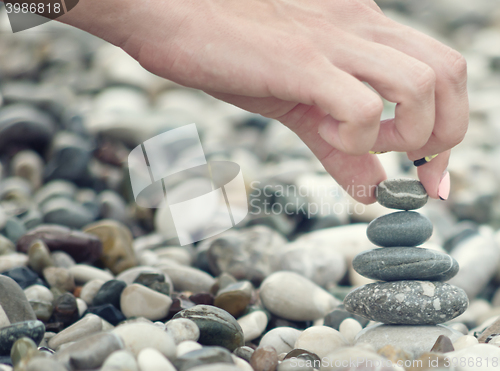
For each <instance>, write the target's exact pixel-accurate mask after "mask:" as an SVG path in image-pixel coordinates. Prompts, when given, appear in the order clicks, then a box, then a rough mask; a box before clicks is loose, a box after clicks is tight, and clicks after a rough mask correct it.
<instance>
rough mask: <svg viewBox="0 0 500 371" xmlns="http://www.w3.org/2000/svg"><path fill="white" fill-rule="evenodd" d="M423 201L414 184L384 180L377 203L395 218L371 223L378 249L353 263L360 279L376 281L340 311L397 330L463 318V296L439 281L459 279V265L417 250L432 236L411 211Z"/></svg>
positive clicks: (370, 235)
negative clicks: (395, 327)
mask: <svg viewBox="0 0 500 371" xmlns="http://www.w3.org/2000/svg"><path fill="white" fill-rule="evenodd" d="M427 199H428V195H427V193H426V191H425V188H424V187H423V186H422V184H421V183H420V182H419V181H417V180H413V179H394V180H386V181H383V182H382V183H380V184H379V185H378V188H377V201H378V202H379V203H380V204H381V205H383V206H385V207H388V208H392V209H399V210H403V211H398V212H394V213H391V214H388V215H384V216H381V217H379V218H376V219H374V220H373V221H372V222H371V223H370V224H369V225H368V228H367V231H366V233H367V235H368V238H369V240H370V241H371V242H372V243H374V244H375V245H377V246H381V248H376V249H373V250H369V251H364V252H362V253H361V254H358V255H357V256H356V257H355V258H354V260H353V268H354V269H355V270H356V272H358V273H359V274H361V275H363V276H365V277H368V278H371V279H375V280H378V281H385V282H375V283H370V284H368V285H364V286H361V287H358V288H357V289H355V290H353V291H351V292H350V293H349V294H348V295H347V296H346V298H345V300H344V305H345V308H346V309H347V310H348V311H349V312H351V313H354V314H358V315H361V316H363V317H365V318H368V319H370V320H373V321H377V322H382V323H385V324H398V325H436V324H439V323H443V322H446V321H449V320H451V319H453V318H455V317H457V316H459V315H460V314H462V313H463V312H464V311H465V310H466V309H467V307H468V304H469V303H468V299H467V295H466V293H465V292H464V291H463V290H462V289H460V288H458V287H455V286H452V285H450V284H448V283H445V282H444V281H447V280H449V279H451V278H452V277H453V276H455V275H456V274H457V273H458V269H459V267H458V263H457V261H456V260H455V259H453V258H452V257H451V256H449V255H447V254H444V253H442V252H439V251H435V250H430V249H425V248H422V247H417V246H418V245H420V244H422V243H424V242H425V241H427V240H428V239H429V237H430V236H431V234H432V223H431V221H430V220H429V219H428V218H427V217H425V216H423V215H421V214H419V213H417V212H414V211H409V210H415V209H419V208H421V207H422V206H424V205H425V204H426V202H427Z"/></svg>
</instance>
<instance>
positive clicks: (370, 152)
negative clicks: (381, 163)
mask: <svg viewBox="0 0 500 371" xmlns="http://www.w3.org/2000/svg"><path fill="white" fill-rule="evenodd" d="M387 152H389V151H382V152H375V151H368V153H369V154H371V155H381V154H382V153H387Z"/></svg>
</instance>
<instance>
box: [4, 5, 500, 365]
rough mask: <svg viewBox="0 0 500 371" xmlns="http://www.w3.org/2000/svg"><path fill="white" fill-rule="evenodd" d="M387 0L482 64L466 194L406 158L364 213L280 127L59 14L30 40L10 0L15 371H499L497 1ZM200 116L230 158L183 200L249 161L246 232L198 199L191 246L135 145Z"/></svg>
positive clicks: (240, 208)
mask: <svg viewBox="0 0 500 371" xmlns="http://www.w3.org/2000/svg"><path fill="white" fill-rule="evenodd" d="M377 4H379V6H380V7H381V8H382V10H383V11H384V12H385V13H386V14H387V15H388V16H389V17H390V18H392V19H394V20H396V21H398V22H401V23H403V24H407V25H409V26H411V27H414V28H416V29H418V30H420V31H422V32H424V33H426V34H428V35H430V36H432V37H435V38H437V39H438V40H440V41H442V42H444V43H445V44H447V45H450V46H452V47H454V48H456V49H457V50H458V51H460V52H461V53H462V54H463V55H464V56H465V58H466V59H467V62H468V76H469V78H468V88H469V100H470V127H469V131H468V133H467V135H466V137H465V139H464V141H463V142H462V143H460V144H459V145H458V146H457V147H456V148H454V149H453V151H452V156H451V159H450V163H449V166H448V171H449V176H450V183H451V193H450V197H449V198H448V199H447V200H434V199H430V198H429V197H428V196H427V194H426V192H425V189H424V188H423V186H422V185H421V184H420V182H418V181H417V179H418V177H417V172H416V167H415V166H414V164H413V163H412V162H411V161H409V160H408V158H407V157H406V154H404V153H396V152H388V153H384V154H380V155H377V156H379V158H380V160H381V161H382V163H383V165H384V168H385V170H386V172H387V176H388V180H386V181H384V182H383V183H381V184H379V185H378V187H377V202H376V203H374V204H372V205H363V204H360V203H358V202H356V201H355V200H354V199H353V198H352V197H351V196H350V195H349V193H351V194H352V193H354V192H362V191H363V190H361V189H355V188H354V187H353V188H352V189H348V190H347V191H348V192H346V191H344V190H342V189H341V187H340V186H339V185H338V184H337V183H336V182H335V180H333V179H332V178H331V176H330V175H328V173H326V171H325V170H324V168H323V167H322V165H321V164H320V162H319V161H318V160H317V159H316V158H315V157H314V155H313V154H312V152H311V151H310V149H308V148H307V147H306V146H305V145H304V144H303V143H302V142H301V140H300V139H299V138H298V137H297V136H296V135H295V134H294V133H292V132H291V131H290V130H289V129H287V128H286V127H284V126H283V125H281V124H280V123H279V122H277V121H275V120H270V119H266V118H264V117H261V116H258V115H254V114H251V113H248V112H245V111H243V110H241V109H239V108H236V107H234V106H232V105H229V104H226V103H224V102H221V101H218V100H216V99H215V98H212V97H210V96H209V95H206V94H205V93H202V92H200V91H196V90H192V89H187V88H184V87H182V86H179V85H177V84H175V83H173V82H170V81H168V80H165V79H162V78H159V77H157V76H155V75H152V74H150V73H149V72H147V71H146V70H144V69H143V68H142V67H141V66H140V65H139V64H138V63H137V62H136V61H135V60H133V59H132V58H131V57H130V56H128V55H127V54H126V53H124V52H123V51H121V50H120V49H119V48H117V47H115V46H113V45H110V44H108V43H105V42H104V41H102V40H100V39H98V38H96V37H93V36H91V35H89V34H87V33H85V32H83V31H79V30H76V29H73V28H71V27H69V26H65V25H63V24H60V23H58V22H54V21H52V22H48V23H46V24H44V25H41V26H39V27H36V28H33V29H30V30H26V31H23V32H19V33H15V34H13V33H12V31H11V29H10V25H9V23H8V18H7V15H6V12H5V8H4V7H3V5H0V371H98V370H99V371H188V370H189V371H324V370H338V371H391V370H392V371H417V370H421V371H425V370H453V371H461V370H463V371H466V370H498V369H499V368H500V187H499V185H500V145H499V143H500V5H499V4H497V3H496V2H495V1H491V0H476V1H474V2H473V1H470V0H459V1H456V0H455V1H452V0H442V1H438V2H433V1H430V0H422V1H418V2H406V1H401V0H380V1H377ZM394 108H395V105H394V104H392V103H389V102H386V103H385V109H384V113H383V117H382V118H390V117H392V116H393V115H394ZM190 124H195V129H194V130H195V131H196V133H197V134H198V135H199V138H200V143H201V146H202V148H203V156H204V157H205V159H206V161H207V162H208V163H220V164H230V163H232V165H231V166H229V165H227V166H226V167H221V168H220V169H219V170H220V171H221V173H220V174H219V175H221V178H223V179H224V181H223V182H222V181H220V180H219V181H216V180H214V179H210V177H207V176H206V174H205V173H204V171H202V170H200V168H196V169H195V168H194V167H193V169H194V171H185V172H178V173H176V174H174V176H169V177H165V178H164V180H163V183H162V184H163V192H165V199H166V200H167V201H170V204H173V202H172V200H180V201H186V200H188V199H190V198H192V197H193V195H197V196H198V195H203V194H206V193H207V192H211V191H212V190H213V189H221V188H224V187H222V184H223V183H224V184H226V183H228V181H227V180H228V179H229V178H231V179H233V178H234V174H235V171H234V169H235V168H238V169H239V170H237V171H236V172H238V171H241V172H240V173H239V174H242V177H241V178H234V179H241V184H242V185H241V188H237V187H233V188H231V187H225V188H224V192H223V193H224V200H226V201H225V202H226V203H227V205H228V206H227V209H226V203H224V200H223V201H222V204H223V205H224V208H223V209H224V210H223V211H224V212H227V210H229V212H230V214H231V217H230V221H232V224H233V225H234V226H232V227H231V228H229V227H225V226H226V224H225V223H227V216H226V217H224V215H225V214H224V213H222V212H221V208H220V205H218V204H216V203H211V202H206V203H204V204H203V212H198V213H197V212H196V210H194V211H193V209H192V208H191V209H190V208H189V205H188V204H187V203H186V204H185V205H186V206H184V207H185V209H181V212H185V213H186V215H188V214H187V213H188V212H189V213H190V214H189V218H187V220H183V223H184V224H183V233H182V235H181V234H179V233H177V232H179V230H180V229H179V224H178V223H179V222H178V220H177V219H176V214H175V209H174V208H172V209H170V208H169V207H168V206H165V204H162V205H161V206H162V207H148V205H145V204H143V203H141V202H139V201H138V199H137V197H135V196H136V194H135V191H136V190H135V189H134V184H133V182H134V179H135V178H134V177H135V173H134V168H133V167H132V162H131V158H132V157H131V153H133V152H134V151H135V150H136V149H137V148H139V151H141V154H142V150H141V148H142V149H143V150H144V151H145V153H146V150H147V148H146V147H147V145H146V144H145V143H147V141H148V140H150V139H151V138H155V137H159V136H161V135H162V134H163V133H168V132H169V131H172V130H174V129H177V128H180V127H185V126H188V125H190ZM177 145H178V146H179V147H180V148H181V147H183V146H184V144H182V143H180V144H179V143H177ZM141 146H142V147H141ZM163 156H164V157H165V161H168V160H169V158H168V156H167V155H166V154H163ZM151 161H152V160H148V164H147V165H148V169H149V170H150V172H151V169H152V170H153V171H154V169H153V165H152V163H151ZM234 164H236V165H238V166H236V167H235V165H234ZM144 165H146V162H144ZM213 169H215V168H213ZM217 169H218V168H217ZM211 174H212V172H211ZM149 175H150V173H148V172H146V177H147V178H148V179H149ZM152 178H153V175H151V179H152ZM233 185H234V182H233ZM207 187H208V188H207ZM241 189H243V190H244V191H245V192H246V197H244V199H243V200H241V198H238V197H237V196H238V192H240V191H241ZM207 190H208V191H207ZM245 192H244V193H245ZM240 193H241V192H240ZM221 194H222V193H221ZM153 196H154V195H153ZM155 201H156V200H155ZM177 210H179V209H177ZM207 210H208V211H207ZM240 215H241V217H239V216H240ZM244 215H246V216H244ZM185 219H186V218H185ZM237 220H240V221H239V222H238V221H237ZM176 223H177V224H176ZM207 226H210V227H207ZM230 226H231V225H230ZM220 230H224V231H223V232H219V231H220Z"/></svg>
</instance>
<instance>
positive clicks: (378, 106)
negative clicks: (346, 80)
mask: <svg viewBox="0 0 500 371" xmlns="http://www.w3.org/2000/svg"><path fill="white" fill-rule="evenodd" d="M383 110H384V103H383V102H382V99H380V98H379V97H378V96H374V97H372V98H367V99H364V100H363V101H362V102H361V103H360V104H358V109H357V110H356V111H355V113H356V115H355V117H354V121H356V123H358V124H360V125H370V126H371V125H374V124H378V122H379V120H380V116H381V115H382V111H383Z"/></svg>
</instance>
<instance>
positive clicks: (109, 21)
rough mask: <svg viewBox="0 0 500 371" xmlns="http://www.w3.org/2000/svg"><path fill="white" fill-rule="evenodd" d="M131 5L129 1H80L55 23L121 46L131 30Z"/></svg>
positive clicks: (131, 2) (132, 15)
mask: <svg viewBox="0 0 500 371" xmlns="http://www.w3.org/2000/svg"><path fill="white" fill-rule="evenodd" d="M133 4H134V2H133V1H130V0H97V1H96V0H80V1H79V2H78V5H76V6H75V7H74V8H73V9H72V10H71V11H69V12H68V13H66V14H64V15H62V16H60V17H58V18H57V21H59V22H61V23H65V24H68V25H70V26H74V27H76V28H79V29H81V30H83V31H86V32H89V33H90V34H92V35H95V36H97V37H100V38H102V39H104V40H106V41H108V42H110V43H111V44H113V45H116V46H121V45H123V44H124V43H125V42H126V41H127V40H128V38H129V37H130V35H131V33H132V30H133V17H134V9H133V7H134V5H133ZM135 4H137V2H135Z"/></svg>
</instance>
